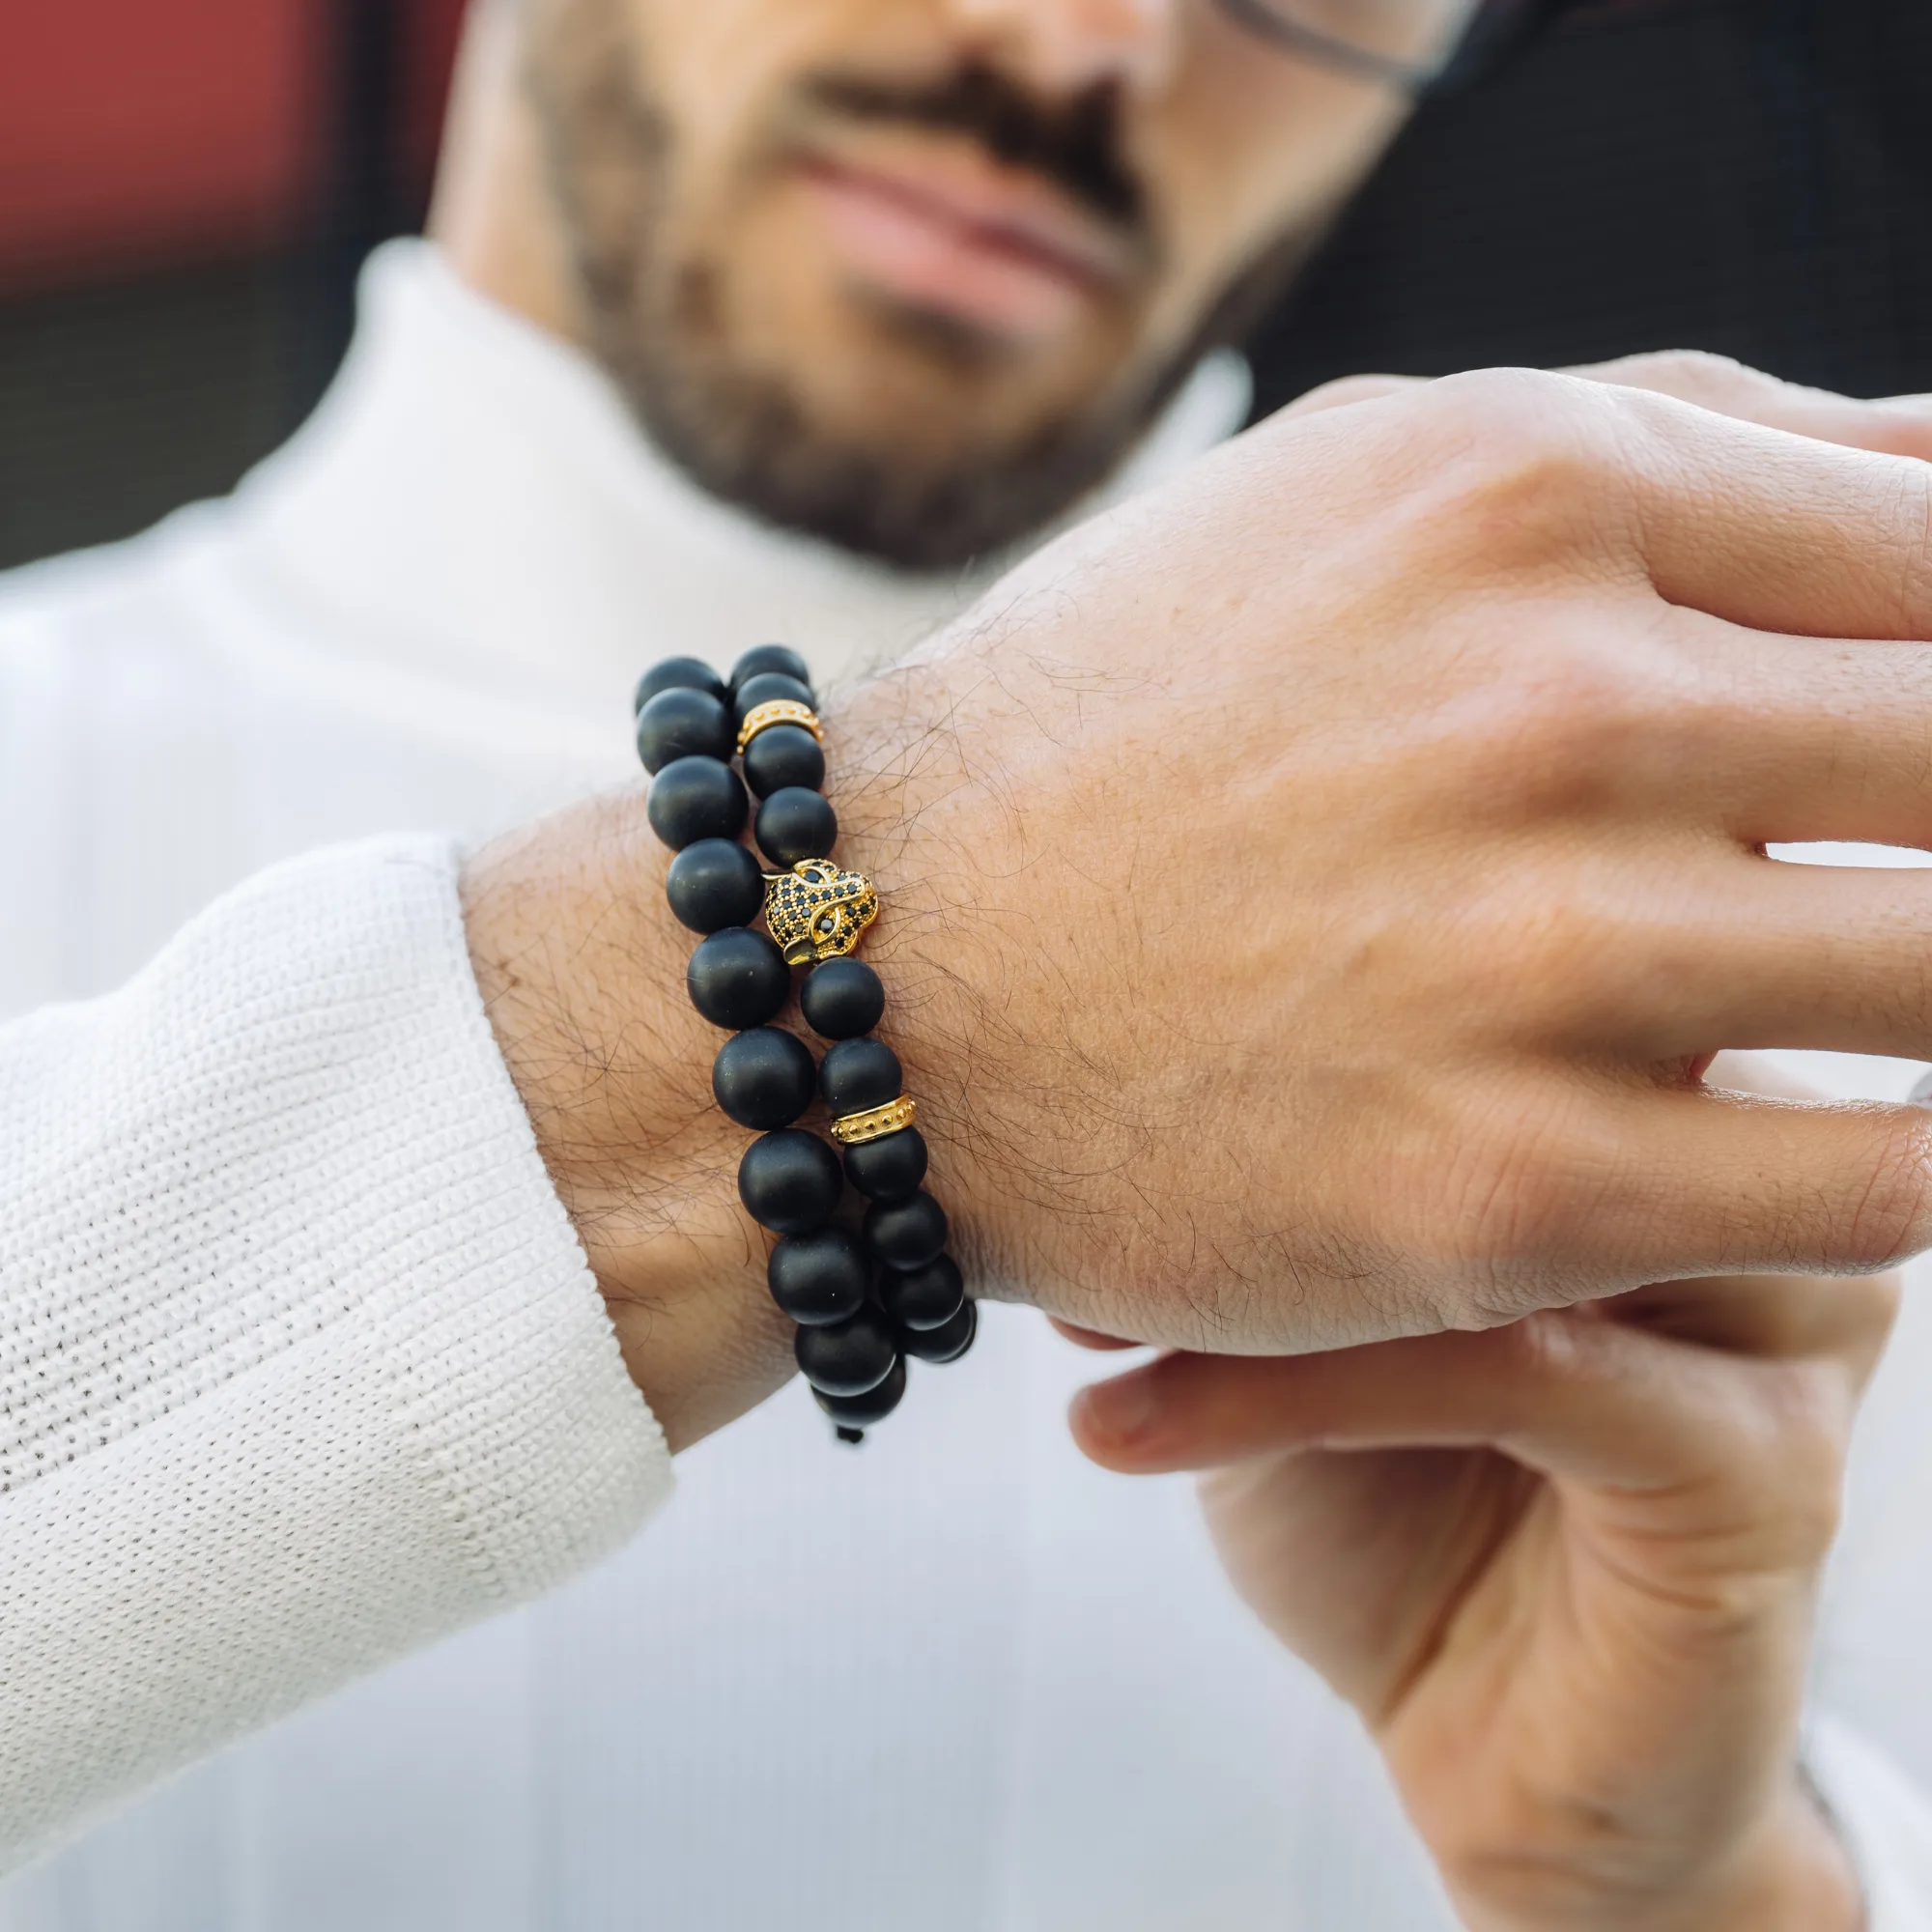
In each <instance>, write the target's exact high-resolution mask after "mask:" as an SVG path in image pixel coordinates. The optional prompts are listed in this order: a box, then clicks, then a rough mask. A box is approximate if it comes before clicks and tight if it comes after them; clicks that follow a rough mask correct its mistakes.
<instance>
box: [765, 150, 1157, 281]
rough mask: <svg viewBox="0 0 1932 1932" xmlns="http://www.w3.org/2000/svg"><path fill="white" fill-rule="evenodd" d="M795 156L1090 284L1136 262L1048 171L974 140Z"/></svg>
mask: <svg viewBox="0 0 1932 1932" xmlns="http://www.w3.org/2000/svg"><path fill="white" fill-rule="evenodd" d="M800 164H801V166H803V168H804V169H805V171H806V172H807V173H808V174H813V175H817V176H819V177H820V178H822V179H830V180H833V181H845V182H850V183H853V184H855V185H860V186H863V187H867V188H869V189H871V190H872V191H873V192H875V193H879V194H885V195H889V196H891V197H893V198H894V199H895V200H897V201H900V202H902V203H904V204H905V205H906V206H908V207H909V208H912V209H913V210H915V211H916V212H918V213H923V214H926V215H928V216H930V217H933V218H936V219H938V220H940V221H944V222H948V223H950V224H952V225H953V226H955V227H958V228H961V229H964V230H965V231H967V233H968V234H970V235H971V236H972V237H973V238H974V239H976V240H978V241H983V242H986V243H990V244H991V245H993V246H995V247H1003V248H1006V249H1009V250H1010V251H1011V252H1013V253H1015V254H1019V255H1025V256H1030V257H1032V258H1033V259H1034V260H1036V261H1037V262H1039V263H1040V264H1041V265H1042V266H1044V267H1046V268H1049V269H1052V270H1058V271H1059V272H1060V273H1062V274H1064V275H1066V276H1068V277H1070V278H1071V279H1073V280H1075V281H1079V282H1082V283H1085V284H1088V285H1090V286H1094V287H1112V286H1114V285H1116V284H1118V283H1120V282H1122V280H1124V279H1125V278H1126V276H1127V275H1128V273H1129V272H1130V271H1131V269H1132V267H1133V253H1134V251H1133V249H1132V246H1131V244H1130V242H1129V241H1128V240H1127V238H1126V237H1125V236H1124V235H1123V234H1122V232H1121V231H1120V230H1119V229H1118V228H1116V227H1113V226H1111V225H1110V224H1107V223H1105V222H1103V221H1102V220H1100V219H1099V218H1098V217H1096V216H1094V215H1090V214H1088V213H1085V212H1084V211H1083V210H1081V209H1080V208H1079V207H1078V206H1077V205H1076V204H1075V203H1074V202H1073V200H1072V199H1071V198H1070V197H1069V196H1068V195H1067V194H1066V193H1065V191H1064V190H1062V189H1060V188H1057V187H1055V186H1054V185H1052V184H1051V183H1049V182H1048V181H1047V180H1046V179H1045V177H1043V176H1041V175H1037V174H1034V173H1032V172H1030V171H1027V170H1023V169H1017V168H1008V167H1002V166H1001V165H1000V164H999V163H998V162H997V161H995V160H993V159H992V157H991V156H988V155H987V154H986V153H985V151H984V150H983V149H982V148H980V146H979V145H978V143H976V142H971V141H968V140H965V139H946V138H944V137H938V138H935V137H930V136H922V137H920V138H919V140H918V147H917V150H916V151H914V150H913V149H912V147H911V144H910V143H905V142H900V141H895V142H892V143H891V144H889V145H875V144H873V143H871V142H869V141H867V142H853V143H850V144H849V145H848V144H846V143H842V142H841V143H821V144H818V145H815V146H813V147H812V148H810V149H809V150H807V151H805V152H804V153H803V154H802V155H801V156H800Z"/></svg>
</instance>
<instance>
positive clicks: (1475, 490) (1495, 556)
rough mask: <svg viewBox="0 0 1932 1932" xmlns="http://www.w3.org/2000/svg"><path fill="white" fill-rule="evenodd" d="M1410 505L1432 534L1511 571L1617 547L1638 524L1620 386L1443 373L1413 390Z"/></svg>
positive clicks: (1543, 376) (1527, 373)
mask: <svg viewBox="0 0 1932 1932" xmlns="http://www.w3.org/2000/svg"><path fill="white" fill-rule="evenodd" d="M1410 407H1411V408H1412V409H1413V410H1414V411H1415V412H1416V421H1415V424H1414V428H1415V432H1416V433H1415V435H1414V437H1413V439H1412V446H1413V447H1415V448H1416V449H1417V450H1418V451H1420V452H1421V454H1422V457H1423V458H1424V459H1425V460H1426V464H1427V474H1428V477H1429V479H1430V481H1429V485H1428V487H1427V488H1425V489H1424V490H1423V491H1421V492H1420V493H1418V497H1417V503H1416V507H1417V509H1418V511H1419V512H1421V513H1422V514H1423V515H1425V516H1426V518H1427V520H1428V526H1429V527H1430V528H1431V529H1433V530H1434V531H1435V533H1436V534H1437V535H1438V537H1439V539H1440V540H1442V541H1444V542H1445V543H1447V544H1449V545H1452V546H1453V547H1454V548H1455V549H1456V550H1457V551H1459V552H1463V553H1467V554H1473V555H1476V556H1479V557H1482V558H1483V559H1484V560H1485V561H1486V563H1487V564H1488V565H1489V566H1490V567H1491V568H1492V570H1495V571H1497V572H1498V573H1501V572H1520V571H1522V570H1523V569H1525V568H1528V567H1534V566H1538V565H1545V566H1547V565H1548V564H1549V563H1550V562H1551V561H1553V560H1558V559H1560V560H1562V561H1563V562H1564V563H1565V564H1566V565H1567V566H1569V568H1570V569H1571V570H1572V571H1573V572H1574V569H1575V566H1576V560H1577V557H1578V556H1579V555H1580V556H1584V557H1589V556H1593V555H1602V556H1605V557H1608V556H1611V555H1615V554H1620V553H1621V550H1622V549H1624V548H1628V542H1627V540H1628V538H1629V536H1630V534H1631V533H1632V532H1633V531H1634V529H1635V528H1636V527H1637V526H1636V521H1635V509H1634V501H1635V497H1634V490H1633V488H1632V483H1633V478H1634V468H1633V462H1632V456H1631V450H1632V447H1633V442H1632V439H1631V437H1630V436H1629V434H1628V433H1627V429H1626V427H1625V426H1623V425H1622V424H1621V423H1620V412H1623V413H1628V401H1627V400H1626V399H1623V397H1622V392H1620V391H1618V390H1615V389H1612V388H1608V387H1606V386H1605V385H1603V384H1593V383H1587V382H1581V381H1578V380H1577V378H1575V377H1571V376H1557V375H1551V374H1548V373H1546V372H1544V371H1541V370H1532V369H1484V370H1478V371H1475V372H1473V373H1471V374H1467V375H1462V376H1446V377H1444V378H1442V379H1441V380H1440V381H1439V382H1437V383H1435V384H1432V385H1431V386H1430V388H1429V389H1428V390H1427V391H1425V392H1423V393H1421V394H1419V395H1418V396H1417V397H1415V398H1414V399H1413V401H1412V403H1411V405H1410Z"/></svg>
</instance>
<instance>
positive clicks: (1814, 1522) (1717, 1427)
mask: <svg viewBox="0 0 1932 1932" xmlns="http://www.w3.org/2000/svg"><path fill="white" fill-rule="evenodd" d="M1894 1301H1895V1285H1894V1283H1893V1282H1892V1281H1891V1280H1890V1279H1889V1278H1886V1279H1880V1280H1866V1281H1853V1282H1846V1281H1817V1280H1802V1279H1793V1278H1789V1277H1784V1278H1779V1277H1760V1278H1758V1279H1755V1280H1752V1279H1736V1280H1727V1281H1719V1280H1712V1281H1704V1282H1697V1283H1688V1284H1686V1283H1679V1284H1675V1285H1672V1286H1667V1287H1662V1288H1646V1289H1640V1290H1637V1291H1635V1292H1634V1293H1629V1294H1626V1295H1622V1296H1619V1297H1617V1298H1616V1299H1614V1300H1611V1301H1607V1302H1603V1303H1598V1304H1594V1305H1591V1306H1588V1307H1584V1308H1575V1309H1568V1310H1562V1311H1556V1312H1551V1313H1547V1314H1542V1315H1537V1316H1533V1317H1531V1318H1529V1319H1528V1320H1526V1321H1523V1322H1521V1323H1520V1324H1519V1325H1517V1326H1515V1327H1512V1328H1505V1329H1498V1330H1495V1331H1493V1332H1492V1333H1489V1334H1484V1335H1437V1336H1432V1337H1428V1338H1426V1339H1421V1340H1414V1341H1405V1342H1397V1343H1388V1344H1383V1345H1381V1346H1378V1347H1370V1348H1364V1349H1355V1350H1344V1351H1342V1352H1340V1353H1337V1354H1332V1355H1308V1356H1301V1357H1298V1358H1293V1359H1289V1360H1275V1361H1265V1360H1253V1359H1250V1360H1233V1359H1227V1358H1222V1359H1214V1358H1210V1357H1205V1356H1191V1355H1174V1356H1169V1357H1167V1358H1166V1359H1164V1360H1162V1361H1160V1362H1158V1363H1155V1364H1153V1365H1151V1366H1150V1367H1146V1368H1142V1369H1138V1370H1135V1371H1133V1372H1131V1373H1130V1374H1128V1375H1127V1376H1125V1377H1123V1378H1119V1379H1117V1380H1116V1381H1114V1382H1112V1383H1110V1384H1103V1385H1101V1386H1100V1387H1098V1388H1095V1389H1091V1390H1088V1391H1086V1392H1085V1394H1084V1395H1083V1397H1082V1398H1081V1399H1080V1401H1079V1402H1078V1403H1077V1404H1076V1406H1075V1428H1076V1432H1077V1434H1078V1435H1079V1437H1080V1439H1081V1441H1082V1444H1083V1446H1085V1447H1086V1448H1087V1450H1088V1452H1089V1453H1090V1454H1092V1455H1094V1457H1096V1458H1097V1460H1099V1461H1100V1462H1102V1463H1106V1464H1107V1465H1108V1466H1109V1467H1112V1468H1118V1469H1128V1470H1149V1469H1173V1468H1198V1467H1209V1468H1210V1469H1211V1473H1210V1474H1208V1476H1207V1477H1205V1478H1204V1480H1203V1482H1202V1485H1201V1494H1202V1501H1203V1504H1204V1507H1205V1509H1206V1511H1207V1515H1208V1523H1209V1525H1210V1527H1211V1528H1212V1531H1213V1534H1214V1538H1215V1542H1216V1544H1217V1546H1218V1548H1219V1549H1220V1552H1221V1556H1222V1559H1223V1561H1224V1562H1225V1563H1226V1565H1227V1567H1228V1571H1229V1574H1230V1576H1231V1577H1233V1578H1234V1580H1235V1583H1236V1587H1237V1588H1238V1589H1239V1590H1240V1592H1241V1594H1242V1595H1243V1596H1244V1597H1245V1598H1246V1599H1247V1601H1248V1602H1249V1603H1250V1604H1251V1605H1253V1606H1254V1607H1255V1609H1256V1610H1257V1611H1258V1612H1259V1613H1260V1614H1261V1616H1262V1618H1263V1620H1264V1622H1265V1623H1266V1624H1267V1626H1268V1628H1269V1629H1270V1630H1272V1631H1273V1632H1274V1634H1276V1635H1277V1636H1279V1637H1280V1638H1281V1639H1282V1641H1283V1642H1284V1643H1286V1644H1287V1645H1288V1646H1289V1647H1290V1648H1291V1649H1292V1650H1293V1651H1295V1652H1296V1653H1297V1654H1299V1655H1300V1656H1301V1657H1303V1658H1305V1659H1306V1660H1307V1661H1308V1662H1310V1663H1311V1664H1312V1665H1313V1666H1314V1667H1315V1668H1316V1669H1318V1670H1319V1671H1320V1672H1321V1674H1322V1676H1324V1677H1325V1678H1326V1679H1327V1680H1328V1682H1329V1683H1330V1684H1332V1685H1333V1686H1334V1688H1335V1689H1336V1690H1338V1691H1339V1692H1340V1693H1341V1694H1342V1695H1343V1696H1344V1697H1346V1698H1348V1700H1349V1701H1350V1703H1351V1704H1353V1705H1354V1706H1355V1708H1356V1709H1357V1710H1358V1711H1359V1712H1360V1713H1361V1715H1362V1718H1363V1719H1364V1721H1365V1722H1366V1723H1367V1724H1368V1726H1369V1728H1370V1730H1371V1732H1372V1733H1373V1735H1374V1737H1375V1739H1376V1741H1377V1743H1378V1746H1379V1747H1380V1748H1381V1750H1382V1752H1383V1755H1384V1756H1385V1758H1386V1760H1387V1762H1388V1766H1389V1769H1390V1772H1391V1773H1392V1775H1393V1776H1394V1778H1395V1781H1396V1783H1397V1785H1398V1787H1399V1789H1400V1791H1401V1794H1402V1797H1403V1801H1404V1803H1405V1804H1406V1806H1407V1809H1408V1813H1409V1816H1410V1818H1411V1819H1412V1820H1413V1821H1414V1824H1415V1826H1416V1828H1417V1830H1418V1831H1419V1832H1420V1833H1421V1835H1422V1836H1423V1838H1424V1840H1425V1841H1426V1842H1427V1844H1428V1846H1429V1849H1430V1851H1431V1853H1432V1854H1433V1856H1434V1857H1435V1861H1436V1862H1437V1864H1438V1866H1439V1868H1440V1869H1441V1872H1442V1875H1443V1877H1444V1879H1445V1881H1446V1882H1447V1884H1448V1886H1449V1889H1450V1891H1451V1892H1452V1894H1453V1895H1454V1897H1455V1899H1456V1902H1457V1905H1458V1907H1459V1909H1460V1911H1461V1913H1462V1915H1463V1918H1464V1920H1465V1922H1466V1923H1467V1924H1469V1925H1470V1926H1471V1927H1472V1928H1477V1932H1517V1928H1521V1932H1530V1928H1535V1932H1573V1928H1574V1932H1583V1928H1590V1932H1596V1928H1603V1932H1612V1928H1614V1932H1664V1929H1665V1928H1670V1932H1678V1928H1682V1932H1692V1928H1694V1932H1729V1928H1732V1927H1737V1928H1749V1932H1778V1928H1785V1927H1788V1928H1791V1932H1837V1928H1843V1932H1855V1928H1856V1927H1857V1926H1858V1925H1859V1924H1860V1922H1861V1907H1860V1902H1859V1898H1858V1892H1857V1886H1856V1883H1855V1881H1854V1879H1853V1877H1852V1874H1851V1872H1850V1870H1849V1867H1848V1865H1847V1862H1846V1861H1845V1859H1844V1856H1843V1854H1842V1853H1841V1852H1840V1850H1839V1849H1838V1847H1837V1845H1836V1843H1835V1842H1834V1840H1833V1834H1832V1833H1831V1830H1830V1828H1829V1826H1828V1825H1827V1824H1826V1822H1825V1820H1824V1819H1823V1817H1822V1816H1821V1814H1820V1813H1819V1811H1818V1809H1817V1807H1816V1805H1815V1804H1813V1803H1812V1801H1811V1800H1810V1798H1809V1796H1808V1794H1807V1793H1806V1792H1805V1790H1804V1787H1803V1784H1802V1782H1801V1779H1800V1776H1799V1774H1798V1772H1797V1770H1796V1752H1795V1735H1796V1730H1797V1724H1798V1718H1799V1706H1800V1701H1801V1698H1802V1694H1803V1690H1804V1674H1805V1661H1806V1649H1807V1644H1808V1641H1809V1634H1810V1624H1811V1615H1812V1605H1813V1599H1814V1595H1815V1592H1816V1588H1817V1581H1818V1573H1819V1569H1820V1566H1821V1564H1822V1562H1823V1560H1824V1557H1825V1553H1826V1549H1827V1547H1828V1546H1829V1544H1830V1541H1831V1537H1832V1533H1833V1524H1834V1521H1835V1518H1836V1510H1837V1504H1838V1492H1839V1484H1840V1479H1841V1475H1842V1470H1843V1463H1844V1454H1845V1446H1846V1437H1847V1434H1848V1432H1849V1429H1850V1426H1851V1422H1852V1416H1853V1411H1854V1408H1855V1406H1856V1404H1857V1399H1858V1395H1859V1392H1860V1390H1861V1388H1862V1386H1863V1384H1864V1382H1865V1380H1866V1378H1867V1377H1868V1376H1869V1374H1870V1372H1871V1369H1872V1367H1873V1365H1874V1363H1875V1361H1876V1359H1877V1357H1878V1354H1879V1351H1880V1349H1881V1347H1882V1346H1883V1342H1884V1338H1885V1335H1886V1331H1887V1328H1888V1326H1889V1321H1890V1319H1891V1314H1892V1310H1893V1306H1894ZM1215 1465H1221V1466H1215Z"/></svg>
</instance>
